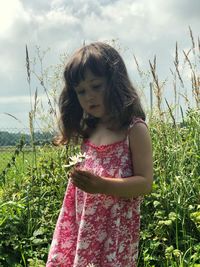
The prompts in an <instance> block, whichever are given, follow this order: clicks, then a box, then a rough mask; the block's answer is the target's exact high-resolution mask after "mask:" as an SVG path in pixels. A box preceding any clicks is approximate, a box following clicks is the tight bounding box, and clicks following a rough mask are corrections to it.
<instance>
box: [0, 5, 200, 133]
mask: <svg viewBox="0 0 200 267" xmlns="http://www.w3.org/2000/svg"><path fill="white" fill-rule="evenodd" d="M199 14H200V1H199V0H168V1H161V0H154V1H149V0H132V1H131V0H123V1H120V0H97V1H93V0H76V1H75V0H65V1H64V0H43V1H40V0H35V1H29V0H6V1H1V3H0V25H1V26H0V54H1V61H0V64H1V66H0V130H1V129H10V128H19V129H20V128H22V127H28V125H29V123H28V113H29V111H30V109H31V106H30V96H29V86H28V83H27V77H26V68H25V45H26V44H27V45H28V48H29V56H30V59H31V60H33V59H34V58H35V57H36V54H37V53H36V47H40V50H41V51H45V50H47V49H48V48H50V50H49V52H47V54H46V57H45V59H44V62H43V63H44V66H43V68H44V69H46V68H47V67H50V66H52V67H53V68H54V66H56V65H57V64H60V62H61V61H60V55H63V54H65V53H66V54H71V53H73V52H74V50H76V49H77V48H79V47H80V46H81V45H82V44H83V42H84V41H85V42H86V43H89V42H91V41H98V40H100V41H106V42H109V43H112V40H115V45H116V46H117V47H119V46H120V52H121V54H122V56H123V58H124V60H125V62H126V65H127V68H128V71H129V74H130V77H131V79H132V81H133V82H134V84H135V85H136V86H137V87H138V91H143V93H141V94H143V95H144V99H145V100H144V104H145V105H146V106H148V105H149V88H148V81H145V76H144V77H143V79H142V80H141V79H140V78H139V75H138V73H137V70H136V66H135V64H134V60H133V54H134V55H135V56H136V57H137V60H138V62H139V64H140V66H141V68H142V69H143V70H144V71H146V70H148V69H149V60H151V61H153V58H154V55H156V56H157V69H158V73H159V77H161V79H163V80H165V79H168V77H169V76H170V67H173V60H174V53H175V52H174V51H175V44H176V41H177V42H178V44H179V49H180V51H182V50H185V51H188V49H189V48H190V47H191V40H190V37H189V29H188V27H189V26H190V27H191V28H192V30H193V34H194V37H195V39H197V37H198V35H199V25H200V17H199ZM35 70H36V71H37V73H39V70H40V64H39V62H38V61H37V64H36V66H35ZM60 74H61V75H62V67H61V68H60ZM49 75H50V77H51V75H52V73H51V72H50V73H49ZM183 75H186V76H187V72H186V73H183ZM147 80H148V79H147ZM46 85H47V88H48V90H49V92H50V93H51V91H52V83H51V84H50V83H47V84H46ZM61 87H62V82H60V83H59V82H58V83H57V84H56V89H57V94H59V92H60V90H61ZM36 88H37V90H38V107H39V106H41V104H43V106H44V107H46V106H47V105H46V102H47V101H46V97H45V92H44V90H43V88H42V87H41V86H40V84H39V82H37V80H35V79H33V78H32V82H31V91H32V94H34V92H35V90H36ZM165 94H166V97H167V98H168V99H169V102H170V101H171V102H173V99H172V95H173V89H172V87H171V86H170V85H168V86H167V90H166V92H165ZM170 97H171V98H170ZM5 113H9V114H11V115H13V116H15V117H16V118H17V119H18V120H15V119H14V118H12V117H11V116H8V115H6V114H5ZM19 121H20V122H19Z"/></svg>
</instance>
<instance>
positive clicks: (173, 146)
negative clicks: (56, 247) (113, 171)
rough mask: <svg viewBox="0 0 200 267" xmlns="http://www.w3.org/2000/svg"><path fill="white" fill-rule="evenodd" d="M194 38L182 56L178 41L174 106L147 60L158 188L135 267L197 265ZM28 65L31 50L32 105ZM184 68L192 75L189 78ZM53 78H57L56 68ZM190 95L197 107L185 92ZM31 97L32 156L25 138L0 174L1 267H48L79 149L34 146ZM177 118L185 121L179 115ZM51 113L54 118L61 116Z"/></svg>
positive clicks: (148, 200) (145, 213) (145, 214)
mask: <svg viewBox="0 0 200 267" xmlns="http://www.w3.org/2000/svg"><path fill="white" fill-rule="evenodd" d="M189 33H190V39H191V49H189V50H188V51H183V52H182V54H180V52H179V50H178V44H176V48H175V57H174V62H173V65H174V69H171V75H172V84H173V87H174V99H173V100H174V103H173V104H171V103H170V104H169V102H170V101H169V100H168V99H165V97H164V95H163V92H164V89H165V86H166V83H165V82H162V81H160V79H159V77H158V75H157V68H158V67H157V64H156V57H155V58H154V60H153V62H151V61H150V62H149V64H150V70H149V74H150V76H149V77H150V83H151V85H152V86H151V88H152V92H153V93H154V99H156V105H155V106H154V105H153V103H152V105H151V107H152V110H150V111H149V113H148V119H149V129H150V133H151V136H152V143H153V157H154V184H153V191H152V193H151V194H150V195H148V196H146V197H145V199H144V202H143V204H142V207H141V219H142V220H141V222H142V224H141V238H140V249H139V258H138V267H150V266H151V267H153V266H155V267H190V266H194V267H195V266H196V267H197V266H199V265H200V245H199V240H200V195H199V192H200V164H199V162H200V116H199V115H200V114H199V100H200V99H199V87H200V82H199V80H200V75H199V65H200V64H199V58H200V56H199V55H200V42H199V39H198V41H197V43H196V42H195V40H194V37H193V34H192V31H191V29H189ZM41 60H42V59H41V57H40V61H41ZM181 61H182V63H181ZM135 62H136V65H137V68H138V71H139V74H140V76H141V79H142V78H143V75H144V72H143V71H142V70H141V68H140V66H139V63H138V62H137V59H136V57H135ZM30 65H31V63H30V60H29V54H28V49H27V48H26V66H27V76H28V86H29V91H30V96H31V98H30V99H31V101H32V89H31V74H33V71H31V69H30ZM185 69H187V74H188V73H189V75H187V76H185V71H184V70H185ZM41 71H42V72H43V67H41ZM55 74H56V77H58V76H57V74H58V73H57V71H56V72H55ZM188 76H190V79H188ZM36 77H38V78H39V83H40V85H41V86H42V87H43V88H44V91H45V93H46V95H47V97H48V102H49V110H50V111H51V110H52V109H55V101H54V98H53V102H51V101H52V100H51V97H50V92H49V90H48V84H46V82H45V81H46V80H45V79H44V78H42V73H41V75H39V74H36ZM189 81H190V83H189ZM147 86H148V85H147ZM186 87H187V88H186ZM189 90H191V92H192V94H191V95H192V97H193V100H194V101H193V104H191V102H192V101H191V100H189V96H188V95H187V92H188V91H189ZM181 98H182V99H184V101H185V105H186V112H184V111H183V107H181V106H180V99H181ZM33 99H34V102H33V103H32V102H31V111H30V113H29V118H30V134H31V136H32V151H31V153H29V156H28V157H27V153H26V152H25V149H24V146H23V140H22V141H21V143H20V144H19V146H17V147H16V150H14V151H13V155H12V156H11V158H10V161H8V162H7V163H6V164H5V168H4V169H3V171H2V172H1V173H0V183H1V187H0V227H1V228H0V266H3V267H4V266H15V267H21V266H30V267H31V266H38V267H39V266H45V262H46V259H47V253H48V248H49V244H50V242H51V238H52V234H53V230H54V227H55V223H56V219H57V216H58V213H59V210H60V207H61V203H62V199H63V195H64V192H65V189H66V186H67V181H68V176H69V173H68V171H66V169H65V168H63V165H64V164H66V162H67V161H68V158H69V156H71V155H73V154H74V153H77V152H78V151H79V147H73V146H71V145H70V146H69V147H68V149H66V148H65V147H59V148H58V147H54V146H51V145H46V146H44V147H40V148H38V147H36V146H35V143H34V125H35V123H36V122H35V120H36V116H37V112H38V96H37V91H36V92H35V94H34V98H33ZM164 104H166V105H165V107H166V108H165V109H163V107H164ZM179 113H180V114H181V116H178V114H179ZM49 114H51V115H52V116H55V117H56V116H57V114H56V112H49ZM55 117H53V119H50V121H53V120H55ZM20 157H21V158H20ZM91 249H92V248H91Z"/></svg>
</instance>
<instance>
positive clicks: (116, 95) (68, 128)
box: [58, 42, 145, 144]
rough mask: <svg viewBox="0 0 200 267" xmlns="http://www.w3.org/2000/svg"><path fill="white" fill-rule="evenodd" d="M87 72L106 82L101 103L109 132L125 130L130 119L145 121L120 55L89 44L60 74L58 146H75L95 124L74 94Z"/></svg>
mask: <svg viewBox="0 0 200 267" xmlns="http://www.w3.org/2000/svg"><path fill="white" fill-rule="evenodd" d="M88 69H89V70H90V71H91V72H92V73H93V74H94V75H96V76H99V77H105V78H106V80H107V87H106V90H105V99H104V101H105V102H104V103H105V108H106V111H107V114H108V115H109V120H108V121H109V126H110V128H111V129H122V128H127V127H128V126H129V124H130V123H131V121H132V119H133V117H134V116H136V117H140V118H142V119H143V120H145V113H144V111H143V108H142V106H141V103H140V99H139V97H138V94H137V92H136V89H135V88H134V87H133V85H132V83H131V81H130V79H129V77H128V73H127V69H126V66H125V64H124V61H123V59H122V58H121V56H120V54H119V53H118V52H117V51H116V50H115V49H114V48H113V47H111V46H110V45H108V44H106V43H102V42H95V43H91V44H89V45H84V46H83V47H82V48H80V49H79V50H78V51H76V52H75V53H74V55H73V56H72V57H71V59H70V60H69V61H68V63H67V65H66V67H65V70H64V81H65V86H64V88H63V90H62V92H61V95H60V98H59V110H60V121H59V129H60V131H61V136H60V139H59V141H58V143H61V144H66V143H69V142H70V140H73V141H74V142H75V143H77V141H78V140H79V139H80V138H87V137H89V135H90V132H91V130H92V129H94V128H95V127H96V125H97V123H98V120H99V119H98V118H94V117H92V116H91V115H87V116H85V114H84V111H83V109H82V108H81V106H80V104H79V101H78V98H77V95H76V92H75V87H76V86H77V85H78V84H79V82H80V81H81V80H84V75H85V71H86V70H88Z"/></svg>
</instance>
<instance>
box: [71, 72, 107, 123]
mask: <svg viewBox="0 0 200 267" xmlns="http://www.w3.org/2000/svg"><path fill="white" fill-rule="evenodd" d="M106 86H107V82H106V79H105V78H104V77H100V76H95V75H94V74H93V73H92V72H91V71H90V70H86V72H85V79H84V80H82V81H80V83H79V84H78V85H77V86H76V87H75V91H76V94H77V97H78V100H79V103H80V105H81V107H82V109H83V110H84V111H85V112H86V113H88V114H90V115H92V116H93V117H96V118H101V119H102V118H104V117H105V116H106V111H105V105H104V92H105V89H106Z"/></svg>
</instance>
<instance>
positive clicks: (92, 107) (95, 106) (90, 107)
mask: <svg viewBox="0 0 200 267" xmlns="http://www.w3.org/2000/svg"><path fill="white" fill-rule="evenodd" d="M97 107H99V105H90V106H89V109H95V108H97Z"/></svg>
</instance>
